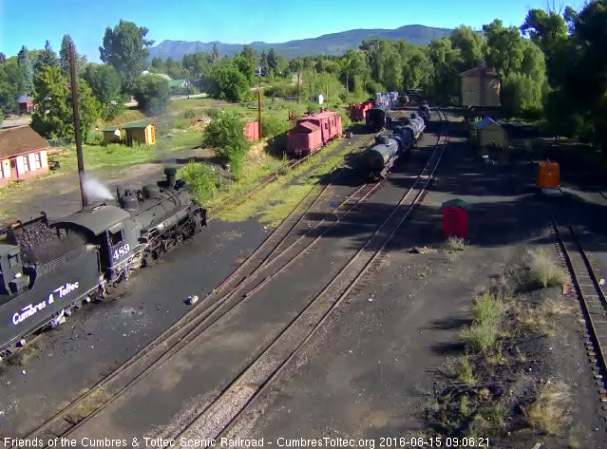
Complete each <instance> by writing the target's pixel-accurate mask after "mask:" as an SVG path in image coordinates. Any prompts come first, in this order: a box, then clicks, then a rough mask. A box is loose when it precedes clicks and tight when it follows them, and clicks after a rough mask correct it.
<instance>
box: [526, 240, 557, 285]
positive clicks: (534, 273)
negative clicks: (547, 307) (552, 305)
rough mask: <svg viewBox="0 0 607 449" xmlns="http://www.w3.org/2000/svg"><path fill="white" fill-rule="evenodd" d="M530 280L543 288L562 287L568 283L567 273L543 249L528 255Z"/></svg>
mask: <svg viewBox="0 0 607 449" xmlns="http://www.w3.org/2000/svg"><path fill="white" fill-rule="evenodd" d="M528 267H529V280H530V281H531V282H532V283H534V284H536V285H540V286H541V287H544V288H546V287H554V286H561V285H563V284H564V283H565V282H567V277H566V275H565V272H564V271H563V270H562V269H561V267H559V266H558V265H557V263H556V262H555V259H554V257H551V256H550V255H549V254H548V253H547V252H546V251H544V250H543V249H536V250H533V251H530V252H529V253H528Z"/></svg>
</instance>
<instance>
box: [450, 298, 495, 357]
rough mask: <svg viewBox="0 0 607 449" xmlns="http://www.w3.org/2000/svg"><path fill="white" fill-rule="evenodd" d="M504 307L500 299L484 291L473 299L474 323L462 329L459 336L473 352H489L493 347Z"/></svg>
mask: <svg viewBox="0 0 607 449" xmlns="http://www.w3.org/2000/svg"><path fill="white" fill-rule="evenodd" d="M505 310H506V307H505V305H504V303H503V302H502V300H501V299H500V298H498V297H495V296H493V295H492V294H491V293H490V292H488V291H485V292H484V293H483V294H482V295H481V296H480V297H477V298H476V300H475V301H474V306H473V308H472V313H473V315H474V323H473V324H472V326H469V327H468V328H466V329H463V330H462V333H461V338H462V340H463V341H464V342H465V343H466V346H467V347H468V348H469V349H471V350H472V351H474V352H482V353H484V354H489V353H490V352H491V351H492V350H493V348H494V347H495V343H496V341H497V336H498V331H499V326H500V323H501V321H502V319H503V316H504V312H505Z"/></svg>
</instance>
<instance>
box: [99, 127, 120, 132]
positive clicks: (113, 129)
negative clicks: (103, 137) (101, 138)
mask: <svg viewBox="0 0 607 449" xmlns="http://www.w3.org/2000/svg"><path fill="white" fill-rule="evenodd" d="M117 129H120V127H119V126H106V127H105V128H103V129H102V130H101V131H103V132H112V133H113V132H114V131H116V130H117Z"/></svg>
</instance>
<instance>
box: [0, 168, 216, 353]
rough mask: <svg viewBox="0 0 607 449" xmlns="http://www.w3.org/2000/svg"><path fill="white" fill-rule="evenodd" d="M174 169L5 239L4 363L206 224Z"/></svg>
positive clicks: (17, 229) (16, 229)
mask: <svg viewBox="0 0 607 449" xmlns="http://www.w3.org/2000/svg"><path fill="white" fill-rule="evenodd" d="M175 173H176V169H174V168H167V169H166V170H165V174H166V180H164V181H160V182H158V183H157V184H155V185H147V186H145V187H144V188H143V189H142V190H140V191H131V190H124V191H119V192H118V193H119V195H118V201H117V204H116V205H113V204H108V203H105V202H96V203H94V204H91V205H89V206H86V207H84V208H83V209H82V210H80V211H79V212H77V213H75V214H73V215H70V216H68V217H65V218H63V219H61V220H58V221H56V222H54V223H49V221H48V220H47V218H46V215H44V214H43V215H42V216H41V217H39V218H37V219H35V220H32V221H30V222H27V223H18V224H17V225H15V226H11V227H9V228H8V229H6V230H5V231H6V232H5V235H4V238H3V240H2V241H0V358H2V357H4V356H6V355H8V354H10V352H11V351H12V349H14V346H15V344H17V343H19V342H20V341H21V340H22V339H23V338H24V337H26V336H27V335H29V334H31V333H33V332H35V331H37V330H39V329H41V328H43V327H46V326H47V325H49V324H53V323H59V322H60V320H61V319H63V317H64V316H65V315H66V312H69V311H70V310H72V309H73V308H75V307H77V306H79V305H80V304H81V303H82V302H89V301H90V299H91V298H95V297H104V296H105V295H107V294H108V293H109V292H110V291H111V287H113V286H114V285H116V284H117V283H118V282H120V281H121V280H123V279H127V278H128V275H129V273H130V272H131V271H132V270H134V269H136V268H139V267H140V266H142V265H144V264H145V263H146V262H149V261H150V260H151V259H153V258H155V257H157V256H158V255H159V254H160V253H161V252H163V251H166V250H168V249H169V248H170V247H172V246H174V245H175V244H176V243H178V242H180V241H181V240H183V239H184V238H187V237H191V236H193V235H194V234H195V233H196V232H198V231H200V230H201V228H202V227H203V226H206V210H205V209H203V208H202V207H199V206H198V205H196V204H195V202H194V201H193V199H192V196H191V193H190V191H189V189H188V188H187V186H186V185H185V182H184V181H182V180H176V179H175Z"/></svg>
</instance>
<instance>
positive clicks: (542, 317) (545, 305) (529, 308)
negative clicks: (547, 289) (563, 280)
mask: <svg viewBox="0 0 607 449" xmlns="http://www.w3.org/2000/svg"><path fill="white" fill-rule="evenodd" d="M511 309H512V314H513V317H514V320H515V327H516V330H517V331H521V332H531V333H535V334H539V335H555V334H556V322H555V318H556V317H557V316H559V315H566V314H569V313H571V310H572V307H571V306H570V305H568V304H567V303H566V302H565V301H564V300H563V299H552V298H548V299H544V300H542V302H541V303H540V304H539V305H537V306H536V305H533V304H531V303H530V302H528V301H524V300H521V299H517V300H513V301H512V303H511Z"/></svg>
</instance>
